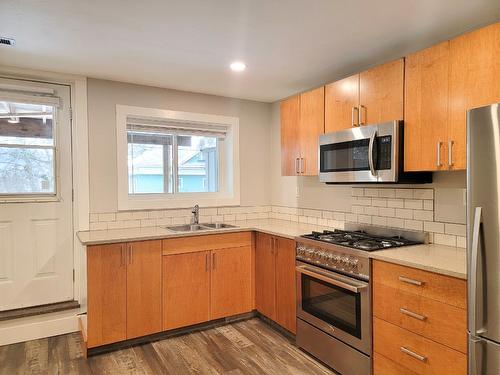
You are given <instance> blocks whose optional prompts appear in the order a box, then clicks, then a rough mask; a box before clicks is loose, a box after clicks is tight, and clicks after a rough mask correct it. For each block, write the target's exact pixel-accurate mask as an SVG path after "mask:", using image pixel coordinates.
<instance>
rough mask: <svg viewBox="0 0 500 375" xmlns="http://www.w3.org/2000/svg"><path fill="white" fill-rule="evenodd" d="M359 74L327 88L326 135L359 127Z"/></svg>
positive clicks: (333, 83) (331, 84)
mask: <svg viewBox="0 0 500 375" xmlns="http://www.w3.org/2000/svg"><path fill="white" fill-rule="evenodd" d="M358 118H359V74H355V75H353V76H350V77H347V78H344V79H341V80H340V81H335V82H332V83H330V84H328V85H326V86H325V133H329V132H333V131H337V130H343V129H349V128H352V127H353V126H358V125H359V119H358Z"/></svg>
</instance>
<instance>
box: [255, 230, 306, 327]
mask: <svg viewBox="0 0 500 375" xmlns="http://www.w3.org/2000/svg"><path fill="white" fill-rule="evenodd" d="M255 243H256V248H255V274H256V280H255V305H256V309H257V311H259V312H260V313H261V314H262V315H265V316H266V317H268V318H269V319H271V320H274V321H275V322H276V323H278V324H279V325H281V326H282V327H284V328H286V329H287V330H289V331H290V332H293V333H295V332H296V293H295V290H296V287H295V242H294V241H293V240H289V239H286V238H282V237H277V236H271V235H268V234H264V233H257V235H256V242H255Z"/></svg>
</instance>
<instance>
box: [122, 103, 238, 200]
mask: <svg viewBox="0 0 500 375" xmlns="http://www.w3.org/2000/svg"><path fill="white" fill-rule="evenodd" d="M237 125H238V123H237V119H235V118H231V117H223V116H214V115H201V114H195V113H186V112H175V111H165V110H153V109H148V108H138V107H128V106H117V135H118V144H117V146H118V147H117V157H118V167H119V181H118V190H119V191H118V196H119V208H120V209H134V208H136V209H145V208H161V207H167V208H168V207H184V206H189V205H191V204H196V203H198V204H201V205H205V206H207V205H208V206H210V205H221V204H238V203H239V181H238V179H239V171H238V168H237V165H238V164H237V161H238V155H237V145H238V142H237V134H238V127H237ZM124 141H126V142H124ZM125 151H126V157H124V156H125V155H124V154H125ZM226 202H227V203H226Z"/></svg>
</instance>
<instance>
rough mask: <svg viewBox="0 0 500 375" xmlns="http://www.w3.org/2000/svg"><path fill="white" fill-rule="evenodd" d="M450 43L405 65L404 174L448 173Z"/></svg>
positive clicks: (411, 57)
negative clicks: (406, 172)
mask: <svg viewBox="0 0 500 375" xmlns="http://www.w3.org/2000/svg"><path fill="white" fill-rule="evenodd" d="M449 54H450V45H449V42H443V43H440V44H438V45H436V46H433V47H430V48H427V49H424V50H423V51H419V52H416V53H413V54H411V55H408V56H407V57H406V62H405V138H404V141H405V153H404V163H405V166H404V167H405V171H438V170H444V169H448V164H447V161H446V153H445V151H446V149H447V145H448V139H449V138H448V103H449V99H448V82H449Z"/></svg>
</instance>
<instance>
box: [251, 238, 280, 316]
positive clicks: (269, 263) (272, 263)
mask: <svg viewBox="0 0 500 375" xmlns="http://www.w3.org/2000/svg"><path fill="white" fill-rule="evenodd" d="M255 238H256V241H255V306H256V309H257V311H258V312H260V313H261V314H262V315H265V316H267V317H268V318H270V319H272V320H276V258H275V256H274V250H273V243H274V242H273V241H274V237H273V236H270V235H268V234H264V233H257V234H256V235H255Z"/></svg>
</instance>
